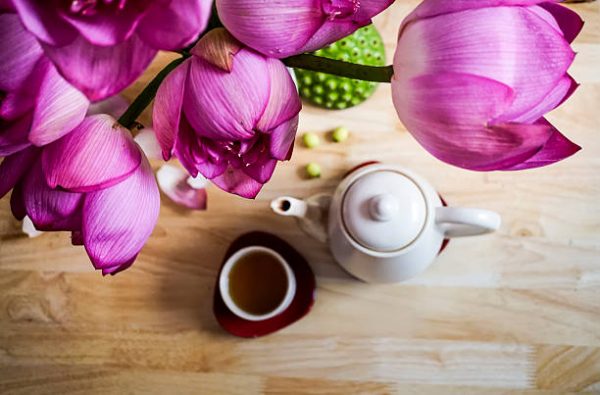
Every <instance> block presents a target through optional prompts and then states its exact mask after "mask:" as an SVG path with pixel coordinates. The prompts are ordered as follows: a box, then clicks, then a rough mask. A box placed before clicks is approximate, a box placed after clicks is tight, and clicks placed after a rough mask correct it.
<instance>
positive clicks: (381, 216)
mask: <svg viewBox="0 0 600 395" xmlns="http://www.w3.org/2000/svg"><path fill="white" fill-rule="evenodd" d="M399 211H400V203H399V202H398V199H397V198H396V197H395V196H394V195H392V194H391V193H383V194H381V195H377V196H374V197H372V198H371V201H370V202H369V212H370V214H371V218H373V219H374V220H375V221H379V222H389V221H391V220H392V219H394V218H396V217H397V216H398V213H399Z"/></svg>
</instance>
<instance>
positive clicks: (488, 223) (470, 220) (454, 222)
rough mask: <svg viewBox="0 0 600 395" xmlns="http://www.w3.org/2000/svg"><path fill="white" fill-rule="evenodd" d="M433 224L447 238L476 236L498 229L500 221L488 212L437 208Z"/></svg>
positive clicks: (460, 208)
mask: <svg viewBox="0 0 600 395" xmlns="http://www.w3.org/2000/svg"><path fill="white" fill-rule="evenodd" d="M435 222H436V224H437V226H438V227H440V228H441V229H442V231H443V233H444V235H445V236H446V237H448V238H454V237H468V236H478V235H483V234H486V233H492V232H495V231H497V230H498V229H499V228H500V224H501V223H502V219H501V218H500V215H499V214H498V213H495V212H493V211H489V210H482V209H476V208H463V207H438V208H436V212H435Z"/></svg>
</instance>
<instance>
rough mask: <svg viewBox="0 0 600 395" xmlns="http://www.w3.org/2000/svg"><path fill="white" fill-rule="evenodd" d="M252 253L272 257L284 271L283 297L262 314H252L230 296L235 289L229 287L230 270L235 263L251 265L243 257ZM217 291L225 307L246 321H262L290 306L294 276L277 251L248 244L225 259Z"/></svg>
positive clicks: (294, 292) (292, 297) (293, 290)
mask: <svg viewBox="0 0 600 395" xmlns="http://www.w3.org/2000/svg"><path fill="white" fill-rule="evenodd" d="M252 254H265V255H269V256H270V257H272V258H274V260H275V261H276V262H277V263H279V264H280V265H281V269H283V271H284V272H285V278H286V280H287V285H286V289H285V294H284V295H283V297H281V301H280V302H279V303H278V304H277V305H276V306H275V307H274V308H273V309H272V310H270V311H268V312H265V313H263V314H254V313H252V312H249V311H246V310H245V309H244V308H243V306H240V304H239V303H236V301H235V300H234V297H233V296H232V293H235V291H233V290H232V288H231V287H232V286H235V285H232V284H231V281H230V280H231V277H230V275H231V273H232V271H233V270H234V269H236V266H237V265H252V263H249V262H248V261H246V260H244V258H247V257H249V256H251V255H252ZM238 269H239V268H238ZM262 280H265V282H268V281H267V279H266V278H265V279H261V282H262ZM257 286H260V284H257ZM266 286H268V285H266ZM232 291H233V292H232ZM219 292H220V293H221V297H222V298H223V301H224V302H225V305H226V306H227V308H228V309H229V310H231V312H232V313H234V314H235V315H236V316H238V317H240V318H243V319H245V320H248V321H263V320H267V319H269V318H272V317H275V316H276V315H278V314H281V313H282V312H283V311H285V309H287V308H288V307H289V306H290V304H291V303H292V300H293V299H294V296H295V295H296V277H295V276H294V272H293V271H292V268H291V267H290V265H289V264H288V263H287V262H286V260H285V259H284V258H283V257H282V256H281V255H280V254H279V253H277V252H276V251H274V250H272V249H270V248H267V247H262V246H250V247H245V248H242V249H240V250H238V251H237V252H235V253H234V254H233V255H232V256H231V257H229V259H227V261H226V262H225V265H223V269H222V270H221V274H220V276H219Z"/></svg>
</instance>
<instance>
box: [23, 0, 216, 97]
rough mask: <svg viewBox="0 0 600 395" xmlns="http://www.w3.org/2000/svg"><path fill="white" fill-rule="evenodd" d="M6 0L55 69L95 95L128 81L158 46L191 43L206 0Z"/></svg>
mask: <svg viewBox="0 0 600 395" xmlns="http://www.w3.org/2000/svg"><path fill="white" fill-rule="evenodd" d="M12 3H13V6H14V8H15V9H16V11H17V12H18V13H19V15H20V17H21V20H22V21H23V23H24V24H25V27H26V28H27V29H28V30H29V31H30V32H31V33H33V34H34V35H35V36H36V37H37V38H38V39H39V40H40V42H42V44H43V47H44V50H45V52H46V54H47V55H48V56H49V57H50V58H51V59H52V61H53V62H54V63H55V64H56V66H57V67H58V69H59V71H60V72H61V74H62V75H63V76H64V77H65V78H66V79H67V80H68V81H69V82H71V83H72V84H73V85H74V86H75V87H77V88H78V89H79V90H81V91H82V92H84V93H85V94H86V95H87V96H88V97H89V98H90V99H92V100H94V101H97V100H101V99H104V98H106V97H109V96H112V95H114V94H115V93H117V92H119V91H121V90H122V89H123V88H125V87H126V86H128V85H129V84H130V83H132V82H133V81H134V80H135V79H136V78H137V77H138V76H140V75H141V74H142V72H143V71H144V70H145V69H146V67H147V66H148V64H149V63H150V61H151V60H152V59H153V58H154V56H155V55H156V53H157V51H158V50H161V49H162V50H178V49H182V48H184V47H185V46H187V45H189V44H191V43H192V42H193V41H194V40H195V39H196V38H197V37H198V35H199V34H200V32H201V31H202V30H204V28H205V27H206V24H207V21H208V17H209V15H210V8H211V5H212V0H153V1H144V0H65V1H39V0H12Z"/></svg>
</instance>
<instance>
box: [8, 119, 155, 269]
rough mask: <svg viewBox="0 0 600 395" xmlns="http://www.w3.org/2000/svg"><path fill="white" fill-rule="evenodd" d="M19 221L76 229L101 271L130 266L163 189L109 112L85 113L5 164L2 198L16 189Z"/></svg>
mask: <svg viewBox="0 0 600 395" xmlns="http://www.w3.org/2000/svg"><path fill="white" fill-rule="evenodd" d="M11 188H12V189H13V193H12V196H11V207H12V211H13V214H14V215H15V217H16V218H18V219H23V218H24V217H25V216H28V217H29V218H30V219H31V222H32V223H33V224H34V225H35V228H36V229H37V230H40V231H69V232H72V242H73V244H74V245H84V246H85V249H86V251H87V253H88V255H89V257H90V259H91V261H92V263H93V265H94V267H95V268H96V269H98V270H102V273H103V274H115V273H117V272H119V271H121V270H123V269H126V268H127V267H129V266H130V265H131V264H132V263H133V262H134V260H135V258H136V257H137V255H138V253H139V251H140V250H141V248H142V247H143V245H144V244H145V242H146V240H147V239H148V237H149V236H150V234H151V233H152V230H153V229H154V226H155V224H156V221H157V218H158V212H159V206H160V195H159V192H158V187H157V185H156V181H155V179H154V174H153V173H152V169H151V168H150V165H149V163H148V161H147V159H146V158H145V156H144V155H143V154H142V152H141V150H140V148H139V147H138V146H137V144H135V142H134V141H133V139H132V137H131V135H130V134H129V132H128V131H127V130H126V129H124V128H122V127H120V126H119V125H118V124H117V123H116V121H115V120H114V118H112V117H110V116H108V115H93V116H90V117H87V118H86V119H85V120H84V121H83V122H82V123H81V124H80V125H79V126H78V127H77V128H75V129H74V130H73V131H72V132H71V133H69V134H68V135H66V136H65V137H63V138H61V139H60V140H57V141H55V142H54V143H52V144H49V145H47V146H45V147H43V148H37V147H29V148H26V149H24V150H22V151H20V152H18V153H16V154H13V155H11V156H9V157H7V158H6V159H5V160H4V161H3V162H2V164H0V197H2V196H4V195H5V194H6V193H7V192H8V191H9V190H10V189H11Z"/></svg>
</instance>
